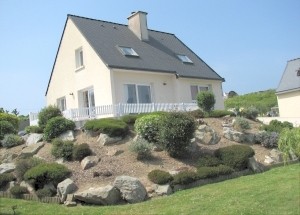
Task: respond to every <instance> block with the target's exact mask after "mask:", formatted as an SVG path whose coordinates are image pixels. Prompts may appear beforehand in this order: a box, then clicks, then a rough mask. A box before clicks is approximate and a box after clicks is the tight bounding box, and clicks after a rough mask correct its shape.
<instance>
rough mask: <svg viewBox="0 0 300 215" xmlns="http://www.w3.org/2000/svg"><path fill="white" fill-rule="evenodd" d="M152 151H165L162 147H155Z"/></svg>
mask: <svg viewBox="0 0 300 215" xmlns="http://www.w3.org/2000/svg"><path fill="white" fill-rule="evenodd" d="M152 150H153V151H155V152H161V151H163V148H162V147H160V146H153V149H152Z"/></svg>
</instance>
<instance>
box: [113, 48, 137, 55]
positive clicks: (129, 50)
mask: <svg viewBox="0 0 300 215" xmlns="http://www.w3.org/2000/svg"><path fill="white" fill-rule="evenodd" d="M118 48H119V50H120V52H121V53H122V54H123V55H125V56H135V57H138V56H139V55H138V54H137V53H136V52H135V51H134V49H133V48H131V47H125V46H118Z"/></svg>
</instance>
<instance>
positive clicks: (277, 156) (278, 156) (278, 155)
mask: <svg viewBox="0 0 300 215" xmlns="http://www.w3.org/2000/svg"><path fill="white" fill-rule="evenodd" d="M270 157H271V158H272V159H273V160H274V161H275V162H276V163H281V162H283V153H282V152H281V151H279V150H277V149H272V150H271V151H270Z"/></svg>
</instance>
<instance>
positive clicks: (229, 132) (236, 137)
mask: <svg viewBox="0 0 300 215" xmlns="http://www.w3.org/2000/svg"><path fill="white" fill-rule="evenodd" d="M223 136H224V137H225V138H226V139H228V140H231V141H235V142H238V143H242V142H244V141H245V139H246V137H245V134H244V133H242V132H239V131H235V130H233V129H230V128H227V127H224V128H223Z"/></svg>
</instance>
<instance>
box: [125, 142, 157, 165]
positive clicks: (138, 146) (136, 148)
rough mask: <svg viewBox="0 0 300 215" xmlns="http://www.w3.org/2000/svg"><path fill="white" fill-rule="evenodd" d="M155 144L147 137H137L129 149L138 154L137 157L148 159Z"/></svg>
mask: <svg viewBox="0 0 300 215" xmlns="http://www.w3.org/2000/svg"><path fill="white" fill-rule="evenodd" d="M152 148H153V145H152V144H151V143H149V142H147V140H145V139H137V140H136V141H134V142H133V143H131V144H130V145H129V150H130V151H132V152H134V153H136V154H137V159H138V160H141V159H147V158H149V157H151V150H152Z"/></svg>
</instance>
